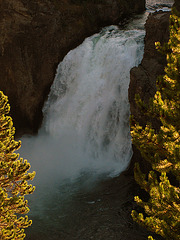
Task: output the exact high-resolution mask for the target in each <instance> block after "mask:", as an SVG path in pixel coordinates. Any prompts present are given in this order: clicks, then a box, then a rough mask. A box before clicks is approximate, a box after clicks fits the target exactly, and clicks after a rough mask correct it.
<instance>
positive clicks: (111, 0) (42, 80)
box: [0, 0, 145, 135]
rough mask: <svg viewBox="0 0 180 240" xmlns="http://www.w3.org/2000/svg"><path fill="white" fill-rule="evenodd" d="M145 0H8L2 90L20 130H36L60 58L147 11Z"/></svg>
mask: <svg viewBox="0 0 180 240" xmlns="http://www.w3.org/2000/svg"><path fill="white" fill-rule="evenodd" d="M144 9H145V1H144V0H103V1H101V0H94V1H90V0H84V1H83V0H81V1H80V0H76V1H74V0H61V1H59V0H34V1H31V0H3V1H1V6H0V29H1V35H0V69H1V71H0V90H3V91H4V93H5V94H6V95H7V96H8V97H9V102H10V104H11V115H12V117H13V121H14V125H15V127H16V130H17V133H18V135H21V134H24V133H35V132H37V130H38V128H39V126H40V124H41V120H42V111H41V110H42V106H43V103H44V101H45V99H46V97H47V94H48V92H49V89H50V86H51V84H52V82H53V79H54V76H55V71H56V67H57V65H58V63H59V62H60V61H61V60H62V59H63V57H64V56H65V55H66V54H67V52H68V51H70V50H71V49H73V48H75V47H76V46H78V45H79V44H80V43H81V42H82V41H83V40H84V38H85V37H87V36H89V35H92V34H93V33H95V32H97V31H99V30H100V28H101V27H103V26H106V25H109V24H116V23H119V22H120V21H121V20H122V19H124V18H125V17H129V16H131V15H132V14H134V13H140V12H143V11H144Z"/></svg>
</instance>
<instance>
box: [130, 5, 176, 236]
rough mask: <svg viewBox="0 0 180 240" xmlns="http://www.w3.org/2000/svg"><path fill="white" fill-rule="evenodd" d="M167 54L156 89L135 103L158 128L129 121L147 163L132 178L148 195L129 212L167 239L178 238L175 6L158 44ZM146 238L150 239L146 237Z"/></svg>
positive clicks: (137, 98) (136, 169) (137, 169)
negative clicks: (145, 171) (164, 40)
mask: <svg viewBox="0 0 180 240" xmlns="http://www.w3.org/2000/svg"><path fill="white" fill-rule="evenodd" d="M157 48H159V49H160V50H161V51H162V52H165V53H166V56H167V66H166V68H165V75H164V76H163V77H159V78H158V79H157V84H156V85H157V92H156V94H155V96H154V98H153V99H151V100H150V102H149V104H148V105H146V104H145V103H144V102H142V101H141V99H140V97H136V100H137V104H138V106H139V107H140V109H141V111H143V113H144V114H147V116H149V117H150V118H152V117H153V118H156V119H157V120H158V121H160V123H161V124H160V127H159V129H154V128H153V127H152V124H151V123H147V125H146V126H145V127H142V126H140V125H139V124H138V123H137V122H135V120H133V121H132V131H131V134H132V138H133V143H134V144H135V145H136V147H137V148H138V149H139V150H140V152H141V154H142V156H143V158H144V159H145V160H147V161H148V162H150V164H151V166H152V170H151V171H150V172H149V174H148V177H147V176H146V175H145V174H143V173H142V172H141V170H140V167H139V165H138V164H136V165H135V170H134V173H135V179H136V181H137V183H138V184H139V185H140V186H141V188H142V189H144V190H145V191H146V192H147V193H148V194H149V200H148V201H147V202H145V201H143V200H142V199H140V198H139V197H138V196H136V197H135V201H136V202H137V204H138V205H140V206H141V207H142V208H143V209H144V214H143V213H137V212H136V211H132V217H133V219H134V220H135V221H136V222H138V223H139V224H141V225H143V226H144V227H146V228H147V229H148V230H150V231H152V232H155V233H156V234H159V235H161V236H162V237H163V238H165V239H168V240H170V239H171V240H179V239H180V15H179V12H177V11H176V9H174V10H173V12H172V14H171V16H170V39H169V42H168V43H167V44H166V45H164V46H163V47H160V44H157ZM149 239H153V238H152V237H151V236H149Z"/></svg>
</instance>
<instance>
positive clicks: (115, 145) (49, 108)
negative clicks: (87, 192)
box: [20, 14, 147, 231]
mask: <svg viewBox="0 0 180 240" xmlns="http://www.w3.org/2000/svg"><path fill="white" fill-rule="evenodd" d="M146 17H147V15H146V14H145V15H143V16H139V17H137V18H136V19H135V20H133V21H132V22H131V23H130V24H129V25H128V26H127V28H126V30H121V29H119V28H118V27H117V26H110V27H106V28H103V29H102V31H101V32H100V33H98V34H95V35H93V36H91V37H89V38H87V39H85V41H84V42H83V43H82V44H81V45H80V46H79V47H77V48H76V49H74V50H72V51H70V52H69V53H68V54H67V55H66V57H65V58H64V60H63V61H62V62H61V63H60V64H59V66H58V68H57V74H56V77H55V80H54V83H53V85H52V87H51V91H50V94H49V97H48V100H47V102H46V103H45V106H44V109H43V112H44V122H43V126H42V128H41V129H40V131H39V134H38V136H35V137H23V139H22V147H21V149H20V150H21V151H20V153H21V156H23V157H25V158H27V159H28V160H29V162H30V163H31V166H32V170H35V171H36V173H37V174H36V177H35V180H34V185H36V191H35V193H34V194H33V196H32V198H33V199H32V198H31V197H30V202H31V201H32V203H31V211H30V215H32V216H31V217H32V218H33V219H34V220H33V221H34V224H35V225H33V226H32V228H31V229H32V231H33V227H34V228H38V224H40V223H41V221H45V220H46V219H47V218H50V215H51V216H53V217H52V221H50V220H48V222H49V223H50V222H53V221H55V220H54V219H55V216H56V214H57V213H58V212H61V213H62V212H63V210H62V209H64V208H65V203H63V204H62V202H63V201H64V202H66V203H67V201H68V200H67V199H69V195H68V194H70V192H72V191H74V190H75V188H76V187H75V185H74V183H76V182H77V181H81V182H84V181H85V182H87V184H88V183H89V182H90V181H91V183H92V181H93V180H92V179H94V178H95V179H97V178H99V177H102V175H103V176H115V175H117V174H119V173H120V172H122V171H123V170H125V169H126V168H127V166H128V164H129V162H130V158H131V156H132V147H131V137H130V127H129V115H130V110H129V102H128V86H129V81H130V69H131V68H132V67H133V66H137V65H138V64H139V63H140V62H141V59H142V56H143V48H144V35H145V31H144V27H143V26H144V22H145V19H146ZM77 179H78V180H77ZM79 179H80V180H79ZM90 179H91V180H90ZM67 182H68V184H67ZM72 184H73V187H72ZM70 185H71V187H70ZM64 186H65V187H64ZM54 195H55V197H54ZM67 195H68V197H67ZM34 199H35V200H34ZM63 199H66V200H63ZM56 200H57V201H56ZM50 202H53V208H52V206H49V205H51V204H50ZM61 204H62V209H60V208H61ZM49 214H50V215H49ZM62 214H63V213H62ZM41 216H46V217H42V219H41V220H40V218H41ZM48 216H49V217H48ZM36 218H37V219H38V220H36ZM57 218H58V217H57ZM58 219H59V218H58ZM58 219H57V220H56V221H57V222H58V221H59V220H58ZM43 226H44V223H42V224H41V226H40V227H39V229H41V228H42V229H43ZM39 229H38V231H40V230H39ZM42 231H44V230H42Z"/></svg>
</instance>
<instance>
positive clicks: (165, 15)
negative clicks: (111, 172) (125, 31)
mask: <svg viewBox="0 0 180 240" xmlns="http://www.w3.org/2000/svg"><path fill="white" fill-rule="evenodd" d="M169 16H170V13H169V12H156V13H154V14H150V15H149V17H148V20H147V22H146V24H145V28H146V36H145V49H144V56H143V60H142V62H141V64H140V65H139V66H138V67H134V68H133V69H132V70H131V73H130V86H129V101H130V110H131V113H132V115H133V116H134V117H135V119H136V120H137V121H138V122H139V123H140V124H141V125H145V124H146V123H147V120H148V119H147V118H146V117H145V116H143V115H142V114H141V112H140V111H139V109H138V108H137V105H136V103H135V100H134V97H135V94H140V97H141V99H142V100H143V101H144V102H146V103H147V102H148V101H149V98H150V97H153V96H154V94H155V91H156V79H157V77H158V76H159V75H163V73H164V67H165V65H166V56H165V55H162V54H161V53H159V52H158V51H157V50H156V48H155V42H160V43H161V44H163V43H164V42H167V41H168V39H169ZM153 124H155V126H158V123H157V122H153ZM133 150H134V155H133V158H132V164H131V166H130V169H131V171H132V166H133V163H134V162H135V161H140V162H141V161H142V162H144V161H143V160H142V158H141V155H140V153H139V152H138V150H137V149H136V148H135V146H133ZM145 165H146V163H145V164H144V163H143V164H142V168H143V167H144V170H146V166H145Z"/></svg>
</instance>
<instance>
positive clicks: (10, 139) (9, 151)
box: [0, 91, 35, 240]
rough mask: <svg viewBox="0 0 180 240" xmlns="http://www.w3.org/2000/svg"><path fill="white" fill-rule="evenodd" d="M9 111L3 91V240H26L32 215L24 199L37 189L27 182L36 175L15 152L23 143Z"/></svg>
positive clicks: (0, 106) (0, 128)
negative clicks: (18, 138)
mask: <svg viewBox="0 0 180 240" xmlns="http://www.w3.org/2000/svg"><path fill="white" fill-rule="evenodd" d="M9 111H10V105H9V104H8V99H7V97H6V96H5V95H4V94H3V92H1V91H0V239H1V240H4V239H16V240H22V239H24V237H25V234H24V228H26V227H28V226H30V225H31V221H30V220H28V217H27V215H25V216H24V214H27V213H28V212H29V208H28V201H27V200H25V199H24V196H25V195H27V194H31V193H32V192H33V191H34V189H35V188H34V187H33V186H32V185H29V184H28V182H27V181H28V180H32V179H33V178H34V176H35V172H33V173H28V171H29V169H30V164H29V163H28V161H27V160H23V159H22V158H20V159H19V154H17V153H15V151H17V150H18V149H19V148H20V146H21V142H20V141H18V142H17V141H15V140H14V133H15V129H14V127H13V122H12V119H11V117H10V116H7V114H8V113H9ZM20 214H23V216H20Z"/></svg>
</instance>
